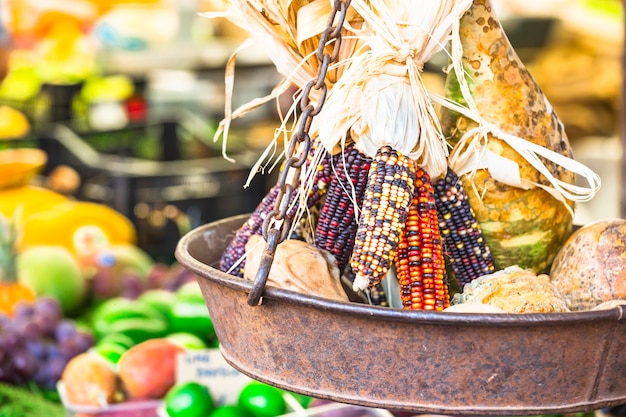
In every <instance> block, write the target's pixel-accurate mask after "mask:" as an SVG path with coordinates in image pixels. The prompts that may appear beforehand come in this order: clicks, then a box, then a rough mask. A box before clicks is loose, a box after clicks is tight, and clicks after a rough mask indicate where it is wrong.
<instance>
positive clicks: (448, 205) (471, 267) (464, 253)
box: [434, 168, 495, 288]
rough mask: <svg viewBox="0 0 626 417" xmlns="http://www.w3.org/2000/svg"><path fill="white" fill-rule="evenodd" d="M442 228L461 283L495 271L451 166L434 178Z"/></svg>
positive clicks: (445, 244)
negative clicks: (437, 177)
mask: <svg viewBox="0 0 626 417" xmlns="http://www.w3.org/2000/svg"><path fill="white" fill-rule="evenodd" d="M434 188H435V199H436V202H437V210H438V212H439V229H440V230H441V235H442V237H443V241H444V246H445V250H446V253H447V255H448V257H449V262H450V266H451V268H452V271H453V272H454V275H455V277H456V279H457V281H458V283H459V285H460V286H461V288H463V286H464V285H465V284H467V283H469V282H471V281H472V280H474V279H476V278H478V277H480V276H482V275H486V274H490V273H492V272H494V270H495V267H494V262H493V257H492V256H491V252H490V250H489V247H488V246H487V243H486V242H485V240H484V238H483V235H482V231H481V228H480V225H479V224H478V221H477V220H476V217H475V216H474V211H473V210H472V208H471V207H470V204H469V200H468V197H467V193H466V192H465V188H464V187H463V184H462V183H461V181H460V179H459V177H458V175H457V174H456V173H455V172H454V171H453V170H452V169H450V168H448V172H447V173H446V176H445V177H442V178H440V179H438V180H437V181H435V183H434Z"/></svg>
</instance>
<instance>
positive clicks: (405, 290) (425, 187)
mask: <svg viewBox="0 0 626 417" xmlns="http://www.w3.org/2000/svg"><path fill="white" fill-rule="evenodd" d="M395 265H396V274H397V276H398V281H399V284H400V300H401V301H402V307H403V308H405V309H411V310H437V311H441V310H443V309H445V308H447V307H448V306H449V305H450V298H449V295H448V283H447V275H446V262H445V259H444V255H443V244H442V238H441V234H440V233H439V221H438V218H437V206H436V203H435V196H434V190H433V187H432V183H431V181H430V177H429V175H428V174H427V173H426V172H425V171H423V170H422V169H420V168H418V169H417V176H416V180H415V194H414V195H413V200H412V203H411V206H410V207H409V214H408V216H407V220H406V225H405V227H404V230H403V231H402V234H401V235H400V241H399V243H398V251H397V253H396V259H395Z"/></svg>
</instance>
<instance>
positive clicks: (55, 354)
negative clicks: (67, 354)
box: [43, 342, 63, 360]
mask: <svg viewBox="0 0 626 417" xmlns="http://www.w3.org/2000/svg"><path fill="white" fill-rule="evenodd" d="M43 346H44V357H45V359H46V360H51V359H55V358H62V357H63V354H62V353H61V349H60V348H59V346H58V345H57V344H55V343H52V342H50V343H45V344H44V345H43Z"/></svg>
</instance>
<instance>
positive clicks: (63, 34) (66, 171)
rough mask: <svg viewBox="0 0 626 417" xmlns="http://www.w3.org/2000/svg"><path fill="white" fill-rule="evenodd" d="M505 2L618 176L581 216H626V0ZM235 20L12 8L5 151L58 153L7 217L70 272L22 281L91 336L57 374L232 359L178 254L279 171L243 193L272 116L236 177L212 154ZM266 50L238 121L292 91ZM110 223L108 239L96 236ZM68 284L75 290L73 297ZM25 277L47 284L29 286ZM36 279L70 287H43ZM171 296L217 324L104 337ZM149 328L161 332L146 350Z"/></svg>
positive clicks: (577, 151) (606, 180)
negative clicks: (140, 358)
mask: <svg viewBox="0 0 626 417" xmlns="http://www.w3.org/2000/svg"><path fill="white" fill-rule="evenodd" d="M494 3H495V4H496V5H497V6H498V9H499V10H498V11H499V14H500V15H501V16H502V21H503V24H504V26H505V29H506V31H507V33H508V35H509V37H510V39H511V41H512V43H513V45H514V47H515V48H516V50H517V51H518V53H519V55H520V57H521V58H522V60H523V61H524V62H525V64H526V65H527V67H528V69H529V71H530V72H531V73H532V74H533V76H534V77H535V79H536V80H537V82H538V84H539V85H540V86H541V87H542V89H543V90H544V92H545V94H546V96H547V97H548V98H549V100H550V101H551V103H552V104H553V106H554V107H555V109H556V111H557V113H558V114H559V116H560V118H561V120H562V121H563V123H564V124H565V126H566V129H567V132H568V136H569V139H570V142H571V144H572V148H573V150H574V155H575V157H576V158H577V159H578V160H580V161H581V162H583V163H585V164H586V165H588V166H589V167H590V168H592V169H594V170H595V171H596V172H598V173H599V174H600V176H601V177H602V182H603V183H602V189H601V191H600V193H599V194H598V195H597V196H596V197H595V198H594V199H593V200H592V201H591V202H589V203H584V204H581V205H580V206H579V208H578V210H577V213H576V216H577V217H576V219H575V220H576V222H577V223H578V224H584V223H588V222H589V221H591V220H594V219H600V218H615V217H620V216H623V214H622V213H624V211H625V209H624V208H623V206H622V205H623V204H624V201H626V199H624V198H622V197H621V196H622V194H623V193H624V191H623V190H622V187H621V185H620V184H621V181H622V179H621V174H622V172H623V169H622V165H623V162H622V148H623V145H622V143H623V140H622V134H621V131H622V129H621V127H622V124H623V123H624V119H625V118H624V117H623V106H622V76H623V74H624V72H623V67H622V59H623V50H624V16H623V9H622V4H621V2H619V1H617V0H612V1H611V0H604V1H602V0H595V1H592V0H587V1H582V0H581V1H576V0H552V1H530V2H529V1H517V0H501V1H498V2H494ZM224 7H225V4H224V3H222V2H221V1H218V0H185V1H174V0H172V1H165V0H142V1H133V0H46V1H42V0H24V1H17V0H3V1H2V2H0V17H1V19H2V23H3V28H4V30H3V32H2V36H0V42H2V46H3V48H2V54H1V55H0V61H2V60H3V59H5V58H6V64H7V74H6V77H5V78H4V80H3V81H2V84H0V150H2V151H3V152H4V151H11V150H15V149H32V150H40V151H44V152H45V155H46V156H45V161H43V163H42V162H41V161H38V162H32V160H28V161H23V162H24V163H26V164H27V165H28V164H30V165H31V167H32V168H33V170H31V171H30V174H29V175H28V176H27V177H24V178H23V180H24V182H23V183H21V184H19V187H14V186H11V187H4V188H2V189H0V212H2V214H3V215H4V216H6V217H7V218H8V219H10V218H11V216H12V215H13V214H14V212H15V209H16V208H17V207H21V210H22V220H24V223H23V225H20V227H21V229H20V242H19V244H20V245H22V246H21V247H20V249H19V250H18V252H22V249H23V251H24V252H26V247H28V246H38V247H39V246H52V245H54V246H60V247H62V248H63V249H64V251H65V252H63V253H64V254H69V256H71V259H69V258H68V260H67V262H66V263H65V264H64V265H60V266H54V267H51V266H50V265H49V264H45V265H43V267H42V268H39V270H45V273H46V274H47V273H50V271H52V272H54V271H55V268H58V271H59V272H56V275H55V276H54V277H52V278H49V277H48V275H46V276H45V278H41V276H42V275H41V274H43V272H41V271H39V270H38V271H26V272H23V273H24V275H29V276H30V277H33V276H35V278H28V279H26V278H18V280H22V281H20V282H22V283H26V282H27V281H28V282H30V283H31V285H34V286H35V287H36V291H35V292H37V293H38V294H37V295H38V296H43V295H52V296H54V297H55V298H56V299H57V300H58V301H59V302H60V307H61V312H57V313H55V314H56V315H57V316H58V317H57V321H56V322H54V323H52V324H51V326H52V327H51V328H50V329H48V330H47V332H48V333H47V335H43V336H42V335H37V336H36V337H35V339H36V340H38V341H39V340H44V341H45V342H46V343H45V345H46V346H62V345H63V342H61V338H60V337H58V335H54V336H53V335H52V334H53V333H55V332H57V330H58V328H59V327H61V328H63V326H61V324H60V323H64V325H65V326H70V327H71V326H72V324H68V323H73V326H74V328H76V329H79V330H80V331H78V330H77V331H73V332H72V333H71V335H72V338H71V339H70V340H72V341H73V342H72V343H74V345H79V346H73V347H72V349H75V350H70V351H69V353H68V354H67V355H65V356H63V357H62V360H61V361H57V362H59V363H62V364H63V365H65V364H66V363H67V362H68V361H69V359H70V357H73V356H75V355H78V354H79V352H81V351H85V350H87V349H89V348H92V346H96V347H98V346H100V350H101V352H105V351H106V354H105V356H107V357H108V358H109V359H111V358H114V359H113V360H117V359H119V356H120V355H121V351H120V349H117V348H112V347H111V345H107V344H106V343H104V347H102V345H103V343H101V342H102V340H101V339H103V338H104V336H105V335H108V334H118V333H123V334H124V335H125V336H129V335H131V339H132V342H131V344H133V345H135V344H139V343H140V342H142V341H145V340H147V339H152V338H161V337H165V336H167V335H171V334H172V333H185V334H191V335H193V336H196V337H199V338H200V340H201V342H202V343H203V346H209V345H211V344H215V343H218V341H216V340H214V334H212V333H211V331H210V329H207V328H204V329H202V328H200V329H199V328H198V326H191V327H185V326H187V325H186V324H185V321H184V319H185V318H191V319H193V320H198V318H199V317H202V318H204V319H206V314H207V313H206V309H205V308H204V305H203V301H202V297H201V296H200V297H198V293H197V292H195V293H194V295H193V296H189V295H188V293H187V292H186V291H188V288H189V286H188V285H187V283H189V282H191V286H192V287H193V286H194V285H195V283H194V282H193V277H192V276H191V275H190V274H189V273H188V272H187V271H185V270H184V269H183V268H180V267H179V266H178V265H176V263H175V262H174V258H173V253H174V248H175V245H176V243H177V242H178V240H179V238H180V237H181V236H183V235H184V234H185V233H186V232H187V231H189V230H191V229H193V228H195V227H198V226H200V225H202V224H205V223H208V222H210V221H213V220H217V219H221V218H225V217H228V216H230V215H234V214H240V213H246V212H250V211H252V210H253V209H254V207H255V206H256V205H257V204H258V202H259V201H260V200H261V198H262V197H263V196H264V195H265V193H266V191H267V189H268V188H269V187H270V186H271V185H273V183H274V182H275V176H274V175H275V174H276V172H270V173H266V175H262V176H256V177H255V179H254V180H253V182H252V184H251V186H250V187H248V188H244V187H243V185H244V183H245V181H246V179H247V177H248V175H249V171H250V169H251V167H252V165H253V163H254V162H255V161H256V159H257V158H258V156H259V154H260V152H261V151H262V149H263V148H264V146H265V144H266V143H267V140H268V139H269V138H271V137H272V136H273V134H274V129H275V127H276V124H277V122H278V110H277V108H276V105H275V104H274V103H271V104H268V105H265V106H263V107H261V108H260V109H257V110H255V111H254V112H253V113H251V114H249V115H247V116H246V117H245V118H243V119H241V120H237V121H235V123H234V124H233V129H232V132H231V135H230V138H229V142H228V144H229V149H228V154H229V156H232V157H234V158H235V160H236V163H231V162H229V161H227V160H225V158H224V157H223V155H222V149H221V147H222V144H221V142H219V141H218V142H214V141H213V135H214V132H215V129H216V127H217V124H218V123H219V121H220V120H221V118H222V117H223V114H224V104H225V96H224V66H225V63H226V61H227V60H228V59H229V57H230V55H231V53H232V52H233V51H234V50H235V49H236V48H237V47H238V46H239V45H240V44H241V42H242V41H243V40H244V39H245V34H244V33H243V32H241V31H240V30H239V29H238V28H236V27H235V26H233V25H232V24H230V23H229V22H227V21H226V20H222V19H207V18H205V17H203V16H202V15H201V14H200V13H201V12H205V11H215V10H222V9H223V8H224ZM263 50H264V48H263V45H255V46H254V47H251V48H247V49H245V50H243V51H242V52H241V53H240V54H239V55H238V58H237V67H236V89H235V96H234V99H233V105H234V106H237V105H239V104H243V103H246V102H248V101H250V100H251V99H254V98H257V97H261V96H264V95H265V94H267V93H269V92H270V91H271V89H272V88H273V87H274V85H275V84H276V83H277V82H278V81H279V79H280V77H279V76H278V74H277V73H276V71H275V69H274V67H273V65H272V64H271V61H270V60H269V59H268V58H267V56H266V55H265V53H264V52H263ZM445 65H446V59H445V57H444V56H441V57H438V58H435V59H433V60H432V61H431V62H429V63H428V64H427V66H426V68H425V80H426V82H428V83H429V85H430V86H431V88H433V89H434V90H437V89H443V82H444V74H443V73H442V68H443V67H444V66H445ZM283 99H284V100H285V102H289V100H290V97H283ZM15 158H16V157H15V156H14V155H12V156H10V157H9V158H8V159H7V161H6V162H7V163H5V162H4V160H2V161H0V162H1V163H2V166H3V167H4V166H6V168H5V169H6V171H5V172H1V173H0V177H2V178H4V177H6V176H7V175H8V172H9V171H8V170H9V169H12V168H11V164H12V163H14V162H15ZM5 159H6V158H5ZM31 174H32V175H31ZM53 206H54V207H53ZM94 224H95V225H96V226H97V228H96V229H93V228H90V227H89V226H92V225H94ZM94 230H95V231H94ZM77 236H78V237H80V239H78V238H77ZM36 249H38V248H36ZM55 254H56V253H55ZM55 254H52V255H51V254H50V253H48V252H39V253H35V254H34V255H32V254H31V255H30V256H31V258H30V259H38V260H37V262H35V261H31V262H25V261H24V259H26V256H25V255H24V254H23V253H20V254H19V255H18V260H17V261H16V262H17V263H18V265H20V264H21V265H24V264H30V263H39V264H41V263H42V262H43V261H41V259H46V258H54V259H55V260H57V261H58V260H59V259H65V258H62V257H61V256H54V255H55ZM26 255H29V254H28V253H27V254H26ZM20 258H21V260H22V261H21V263H20V261H19V259H20ZM68 268H69V270H71V271H72V272H71V273H73V274H74V275H75V281H76V284H68V283H67V282H68V281H70V280H68V278H67V277H68V275H67V274H68V272H67V270H68ZM27 269H37V268H34V267H31V268H27V267H24V266H22V268H21V269H20V271H25V270H27ZM76 271H78V272H76ZM38 274H39V275H38ZM37 276H39V277H40V278H39V282H41V281H48V282H54V283H55V284H58V287H57V288H52V289H51V287H50V286H44V285H37V283H35V284H32V283H33V282H36V281H37ZM61 281H63V282H65V284H60V282H61ZM59 288H62V289H63V291H59ZM194 289H196V290H197V288H194ZM2 290H3V291H4V288H3V289H2ZM161 290H165V291H167V293H166V294H164V293H163V292H162V291H161ZM155 292H156V293H158V296H159V297H163V299H167V300H168V301H169V302H172V303H173V304H172V305H176V306H177V307H180V306H184V307H189V305H190V304H191V301H190V298H191V299H193V300H194V302H195V304H194V308H196V309H197V308H198V306H199V308H200V309H201V310H202V312H201V313H197V310H193V311H196V313H194V314H192V315H188V316H187V317H183V316H184V315H185V314H187V313H180V312H177V311H173V309H171V308H167V309H166V310H167V311H165V310H164V311H161V312H158V311H157V312H156V313H155V312H154V311H151V312H149V313H146V310H149V309H150V308H146V307H145V305H143V304H142V307H138V304H136V303H135V301H133V305H132V306H128V309H127V310H126V312H127V313H128V312H129V311H133V312H135V313H133V314H137V316H138V317H134V318H135V319H140V320H142V321H140V322H135V323H126V326H127V327H126V328H124V329H123V330H121V331H119V329H118V330H116V329H115V328H114V329H110V328H109V327H106V326H108V325H110V324H111V322H113V321H115V320H114V319H112V318H110V317H106V318H102V317H101V316H99V315H102V316H104V315H105V314H104V313H102V310H99V312H97V313H96V307H95V306H96V305H97V306H98V308H102V306H101V304H102V303H106V302H107V301H110V300H114V301H116V302H120V297H128V298H141V297H142V296H143V297H144V300H145V299H151V297H153V293H155ZM191 292H192V293H193V291H191ZM181 293H182V295H181ZM145 294H148V295H145ZM174 297H177V298H174ZM194 297H195V298H194ZM155 298H156V297H155ZM175 299H176V300H178V301H177V302H174V300H175ZM72 302H76V303H77V304H76V305H72ZM151 302H152V301H151ZM161 302H162V300H161ZM144 304H145V303H144ZM44 305H45V304H44ZM148 305H151V306H152V307H154V304H150V303H148ZM159 305H160V306H162V304H159ZM46 308H53V307H46ZM46 308H43V309H44V311H45V309H46ZM189 308H191V307H189ZM139 309H143V310H142V312H141V314H140V313H138V311H139ZM180 309H182V310H184V308H183V307H180ZM115 310H117V313H116V314H119V312H120V311H124V309H122V308H116V309H115ZM185 311H189V310H185ZM110 314H113V313H110ZM128 314H130V313H128ZM113 315H114V314H113ZM24 316H28V317H30V318H32V317H37V314H35V313H33V312H32V311H30V312H25V313H24ZM94 316H95V317H96V318H94ZM181 317H183V318H181ZM29 320H30V321H29ZM32 321H33V320H31V319H28V320H25V321H24V322H23V323H22V324H21V326H27V325H30V324H31V322H32ZM121 322H122V324H123V321H121ZM77 323H78V325H76V324H77ZM96 323H98V326H101V327H99V328H96ZM181 323H182V324H181ZM122 324H118V325H117V327H118V328H119V327H123V325H122ZM83 326H84V327H83ZM177 326H178V327H177ZM87 328H88V329H90V330H89V331H90V332H93V333H94V337H93V340H91V342H89V341H88V340H87V339H85V337H84V333H83V332H82V330H81V329H87ZM138 328H141V329H144V330H145V329H153V330H154V332H153V333H149V331H144V333H143V334H142V335H137V332H136V330H137V329H138ZM42 331H43V330H42ZM40 333H41V332H40ZM43 333H46V332H45V331H44V332H43ZM81 337H82V338H83V339H84V340H87V341H86V342H84V344H83V345H80V344H79V343H77V341H78V340H79V339H80V338H81ZM5 339H6V338H5ZM53 342H54V343H53ZM24 346H26V344H24ZM126 348H128V346H126ZM116 349H117V350H116ZM24 351H26V349H24ZM2 352H4V351H3V349H2V346H0V353H2ZM30 354H33V353H32V352H31V353H30ZM4 356H7V355H4ZM52 356H54V355H52ZM0 358H2V359H0V363H3V364H5V365H6V366H7V368H6V369H3V372H4V374H0V380H2V381H4V380H6V379H8V378H9V377H7V376H6V375H7V373H11V372H12V373H14V374H15V372H17V371H16V370H15V368H11V369H10V370H9V371H7V369H9V368H8V366H9V365H7V364H9V362H10V361H9V359H7V358H6V357H3V356H2V355H0ZM2 361H4V362H2ZM27 362H28V361H27ZM10 363H11V364H12V365H11V366H14V364H13V362H10ZM57 367H59V365H58V364H57ZM42 369H44V368H42ZM50 369H51V367H45V370H46V372H47V374H46V375H43V376H42V375H40V376H39V379H37V377H36V373H37V371H33V370H31V371H32V372H30V371H29V372H30V373H31V374H32V378H31V379H28V378H25V379H24V380H21V381H20V383H23V382H24V381H25V380H26V381H30V382H32V381H35V380H37V381H39V382H40V383H39V384H38V383H35V385H39V387H40V388H42V387H43V388H45V389H51V390H52V391H55V385H54V384H55V383H56V382H57V380H58V379H59V377H60V371H59V370H58V369H57V370H56V371H55V372H56V373H54V372H53V373H52V374H50V372H51V371H50ZM60 369H61V370H62V369H63V368H62V367H61V368H60ZM24 372H26V371H24ZM41 372H43V371H41ZM31 386H32V385H31ZM0 404H1V403H0ZM0 407H2V406H1V405H0Z"/></svg>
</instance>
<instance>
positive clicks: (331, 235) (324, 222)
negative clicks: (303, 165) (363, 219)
mask: <svg viewBox="0 0 626 417" xmlns="http://www.w3.org/2000/svg"><path fill="white" fill-rule="evenodd" d="M371 161H372V159H371V158H369V157H368V156H366V155H365V154H363V153H361V152H360V151H359V150H358V149H356V148H355V147H354V146H353V145H352V146H349V147H347V148H346V149H345V151H344V152H343V155H342V156H340V157H339V158H337V166H336V169H335V176H334V177H333V178H332V180H331V183H330V185H329V187H328V192H327V193H326V201H325V202H324V205H323V206H322V208H321V210H320V215H319V218H318V220H317V226H316V228H315V246H316V247H318V248H320V249H326V250H327V251H329V252H330V253H331V254H333V256H334V257H335V259H336V260H337V266H338V267H339V271H341V272H343V270H344V269H345V268H346V265H347V264H348V260H349V258H350V254H351V253H352V249H353V248H354V236H355V235H356V230H357V226H358V224H357V218H356V215H355V206H357V207H360V206H361V204H362V202H363V194H364V193H365V186H366V185H367V175H368V172H369V169H370V164H371ZM353 188H354V198H355V200H354V201H353V200H352V198H351V196H353V193H352V190H353Z"/></svg>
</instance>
